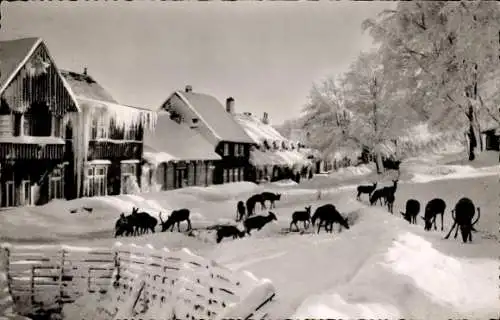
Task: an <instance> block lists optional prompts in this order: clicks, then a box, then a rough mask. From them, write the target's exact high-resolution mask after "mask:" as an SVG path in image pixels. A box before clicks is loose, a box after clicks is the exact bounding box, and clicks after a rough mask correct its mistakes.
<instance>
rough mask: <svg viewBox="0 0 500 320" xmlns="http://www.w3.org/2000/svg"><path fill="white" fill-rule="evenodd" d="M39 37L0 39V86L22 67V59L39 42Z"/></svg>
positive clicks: (5, 83) (24, 58) (4, 84)
mask: <svg viewBox="0 0 500 320" xmlns="http://www.w3.org/2000/svg"><path fill="white" fill-rule="evenodd" d="M40 41H41V39H40V38H22V39H15V40H7V41H0V86H1V88H2V90H1V91H3V89H4V86H6V85H7V82H9V81H10V78H11V77H12V76H13V75H14V74H15V73H16V70H18V69H19V68H21V67H22V65H23V62H24V60H26V58H27V57H28V56H29V55H30V53H32V52H33V51H34V50H35V48H36V46H37V45H38V44H39V43H40Z"/></svg>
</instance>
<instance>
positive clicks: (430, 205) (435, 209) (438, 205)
mask: <svg viewBox="0 0 500 320" xmlns="http://www.w3.org/2000/svg"><path fill="white" fill-rule="evenodd" d="M445 210H446V202H444V200H443V199H441V198H434V199H432V200H431V201H429V202H427V205H426V206H425V213H424V216H423V217H421V218H422V219H424V230H425V231H429V230H431V228H432V225H434V230H437V226H436V216H437V215H441V231H443V228H444V227H443V220H444V211H445Z"/></svg>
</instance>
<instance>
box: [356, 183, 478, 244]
mask: <svg viewBox="0 0 500 320" xmlns="http://www.w3.org/2000/svg"><path fill="white" fill-rule="evenodd" d="M398 179H399V176H398ZM398 179H396V180H392V182H393V185H392V186H388V187H383V188H381V189H377V182H375V183H373V185H360V186H358V188H357V192H358V193H357V197H356V198H357V199H358V200H360V199H361V198H360V197H361V195H362V194H368V197H369V201H370V205H374V204H376V203H377V201H380V204H384V205H386V206H387V209H388V211H389V212H390V213H393V206H394V201H395V194H396V190H397V187H398ZM382 200H384V201H383V203H382ZM445 209H446V202H445V201H444V200H443V199H441V198H434V199H432V200H430V201H429V202H428V203H427V205H426V206H425V211H424V216H421V218H422V219H423V220H424V230H426V231H429V230H431V228H432V226H434V230H437V226H436V217H437V216H438V215H440V216H441V231H443V222H444V221H443V220H444V213H445ZM419 213H420V202H419V201H418V200H415V199H409V200H407V201H406V208H405V212H402V211H401V215H403V218H404V219H405V220H406V221H408V222H409V223H410V224H417V216H418V214H419ZM475 213H476V207H475V205H474V203H473V202H472V200H470V199H469V198H465V197H464V198H461V199H460V200H458V202H457V204H456V205H455V208H454V209H453V210H452V211H451V216H452V219H453V226H452V227H451V229H450V231H449V232H448V234H447V235H446V236H445V239H448V238H449V237H450V234H451V232H452V231H453V230H454V229H455V228H456V229H455V238H457V235H458V230H460V232H461V234H462V240H463V242H464V243H465V242H467V241H470V242H471V241H472V231H476V229H474V225H475V224H476V223H477V222H478V221H479V217H480V216H481V209H480V208H479V207H477V218H476V219H475V220H474V221H472V219H473V218H474V215H475ZM457 226H458V227H457Z"/></svg>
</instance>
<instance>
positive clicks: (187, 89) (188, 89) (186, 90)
mask: <svg viewBox="0 0 500 320" xmlns="http://www.w3.org/2000/svg"><path fill="white" fill-rule="evenodd" d="M184 91H185V92H192V91H193V87H191V86H190V85H189V84H188V85H187V86H186V88H184Z"/></svg>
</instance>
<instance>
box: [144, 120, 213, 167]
mask: <svg viewBox="0 0 500 320" xmlns="http://www.w3.org/2000/svg"><path fill="white" fill-rule="evenodd" d="M144 154H145V159H146V160H148V161H150V162H156V163H161V162H169V161H175V160H184V161H190V160H193V161H195V160H220V159H221V157H220V156H219V155H218V154H217V153H216V152H215V150H214V147H213V145H212V144H210V143H209V142H208V141H207V140H205V139H204V138H203V137H202V136H201V134H200V133H198V132H197V131H196V130H193V129H190V128H189V127H187V126H186V125H185V124H179V123H177V122H175V121H173V120H171V119H170V113H168V112H165V111H160V112H158V117H157V122H156V128H155V130H154V131H151V130H147V131H145V132H144ZM148 158H149V159H148Z"/></svg>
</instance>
